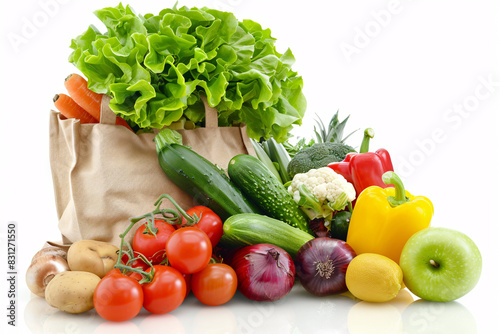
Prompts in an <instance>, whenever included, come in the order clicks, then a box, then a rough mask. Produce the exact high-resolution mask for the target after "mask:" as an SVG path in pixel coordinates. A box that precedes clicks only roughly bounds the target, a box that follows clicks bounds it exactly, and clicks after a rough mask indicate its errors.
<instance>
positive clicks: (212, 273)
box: [191, 263, 238, 306]
mask: <svg viewBox="0 0 500 334" xmlns="http://www.w3.org/2000/svg"><path fill="white" fill-rule="evenodd" d="M237 287H238V279H237V277H236V272H235V271H234V269H233V268H231V267H230V266H228V265H227V264H224V263H211V264H209V265H208V266H206V267H205V269H203V270H202V271H200V272H197V273H195V274H193V276H192V277H191V288H192V289H193V294H194V295H195V297H196V298H197V299H198V300H199V301H200V302H202V303H203V304H206V305H211V306H216V305H222V304H225V303H227V302H228V301H229V300H230V299H231V298H233V296H234V294H235V292H236V288H237Z"/></svg>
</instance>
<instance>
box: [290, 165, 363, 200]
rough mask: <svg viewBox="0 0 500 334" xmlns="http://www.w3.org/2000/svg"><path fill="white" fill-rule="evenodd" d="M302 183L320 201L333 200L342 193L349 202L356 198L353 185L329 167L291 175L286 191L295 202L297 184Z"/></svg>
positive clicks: (297, 197) (298, 193) (298, 194)
mask: <svg viewBox="0 0 500 334" xmlns="http://www.w3.org/2000/svg"><path fill="white" fill-rule="evenodd" d="M302 184H303V185H304V186H305V187H306V188H307V189H308V190H310V191H311V193H312V194H313V195H314V196H315V197H316V198H317V199H318V201H319V202H320V203H323V202H325V201H328V202H335V201H336V199H337V198H338V197H339V196H340V195H341V194H342V193H345V194H346V195H347V198H348V200H349V201H350V202H352V201H354V199H355V198H356V190H354V186H353V185H352V184H351V183H349V182H347V180H346V179H345V178H344V177H343V176H342V175H340V174H338V173H336V172H335V171H333V169H331V168H329V167H322V168H319V169H311V170H309V171H308V172H306V173H299V174H296V175H295V176H294V177H293V180H292V183H291V185H290V186H289V187H288V192H289V193H290V195H292V196H293V199H294V200H295V201H296V202H299V199H300V192H299V186H300V185H302Z"/></svg>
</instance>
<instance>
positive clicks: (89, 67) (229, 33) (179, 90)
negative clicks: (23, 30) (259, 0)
mask: <svg viewBox="0 0 500 334" xmlns="http://www.w3.org/2000/svg"><path fill="white" fill-rule="evenodd" d="M95 15H96V16H97V17H98V18H99V19H100V20H101V21H102V23H104V25H105V26H106V28H107V31H106V32H105V33H101V32H100V31H99V30H98V29H97V28H96V27H94V26H90V27H89V28H88V29H87V31H86V32H85V33H83V34H82V35H80V36H78V37H76V38H75V39H73V40H72V42H71V48H72V49H73V50H74V51H73V52H72V53H71V55H70V57H69V61H70V62H71V63H73V64H74V65H75V66H76V67H77V68H78V69H79V70H80V71H81V72H82V73H83V74H84V75H85V76H86V77H87V79H88V85H89V88H90V89H91V90H93V91H95V92H97V93H105V94H108V95H110V96H111V97H112V100H111V102H110V107H111V109H112V110H113V111H114V112H115V113H116V114H117V115H119V116H121V117H123V118H124V119H125V120H127V121H128V122H129V123H130V124H132V125H137V126H138V127H140V128H143V129H150V128H158V129H159V128H163V127H164V126H168V125H170V124H171V123H172V122H176V121H178V120H179V119H180V118H181V117H185V118H187V119H189V120H191V121H193V122H194V123H198V124H199V123H201V122H202V121H203V120H204V118H205V109H204V106H203V102H202V100H201V98H200V95H204V96H206V97H207V100H208V103H209V104H210V105H211V106H213V107H216V108H217V110H218V113H219V114H218V117H219V125H220V126H231V125H233V124H238V123H241V122H244V123H246V124H247V129H248V134H249V136H250V137H252V138H255V139H260V138H261V137H263V138H265V139H267V138H270V137H274V138H275V139H276V140H277V141H279V142H283V141H284V140H286V139H287V138H288V137H289V132H290V130H291V129H292V127H293V125H294V124H297V125H300V124H301V122H302V118H303V116H304V113H305V109H306V100H305V98H304V96H303V94H302V86H303V81H302V77H300V76H298V75H297V73H296V72H293V71H292V69H291V66H292V64H293V63H294V61H295V59H294V57H293V55H292V52H291V51H290V50H287V51H286V52H285V53H283V54H280V53H278V52H277V51H276V48H275V46H274V42H275V39H274V38H273V37H271V31H270V30H269V29H262V27H261V26H260V25H259V24H258V23H256V22H253V21H251V20H243V21H238V20H237V19H236V17H235V16H234V15H233V14H232V13H227V12H221V11H218V10H213V9H208V8H201V9H199V8H187V7H182V8H177V6H175V7H174V8H172V9H170V8H167V9H164V10H162V11H161V12H160V13H159V14H158V15H153V14H146V15H144V16H142V15H137V14H135V13H134V11H133V10H132V9H131V8H130V7H129V6H126V7H123V5H122V4H119V5H118V6H116V7H114V8H103V9H100V10H97V11H96V12H95Z"/></svg>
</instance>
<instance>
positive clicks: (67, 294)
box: [45, 271, 101, 313]
mask: <svg viewBox="0 0 500 334" xmlns="http://www.w3.org/2000/svg"><path fill="white" fill-rule="evenodd" d="M100 280H101V279H100V278H99V276H97V275H96V274H93V273H89V272H86V271H65V272H62V273H59V274H57V275H56V276H54V278H53V279H52V280H51V281H50V282H49V284H48V285H47V288H46V289H45V300H46V301H47V303H48V304H49V305H50V306H52V307H55V308H58V309H59V310H61V311H64V312H68V313H82V312H86V311H88V310H91V309H93V308H94V302H93V297H94V290H95V288H96V286H97V284H98V283H99V281H100Z"/></svg>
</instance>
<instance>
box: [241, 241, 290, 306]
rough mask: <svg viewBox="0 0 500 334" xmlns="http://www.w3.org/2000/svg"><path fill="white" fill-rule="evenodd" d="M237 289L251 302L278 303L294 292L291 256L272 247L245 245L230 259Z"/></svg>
mask: <svg viewBox="0 0 500 334" xmlns="http://www.w3.org/2000/svg"><path fill="white" fill-rule="evenodd" d="M231 266H232V267H233V269H234V270H235V271H236V276H237V277H238V290H239V291H240V292H241V293H242V294H243V295H244V296H245V297H247V298H248V299H251V300H255V301H276V300H279V299H281V298H283V297H284V296H286V295H287V294H288V293H289V292H290V290H292V287H293V283H294V281H295V264H294V263H293V260H292V258H291V257H290V255H289V254H288V253H287V252H286V251H285V250H283V249H282V248H280V247H277V246H274V245H271V244H258V245H253V246H246V247H243V248H241V249H239V250H237V251H236V252H235V253H234V255H233V256H232V258H231Z"/></svg>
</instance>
